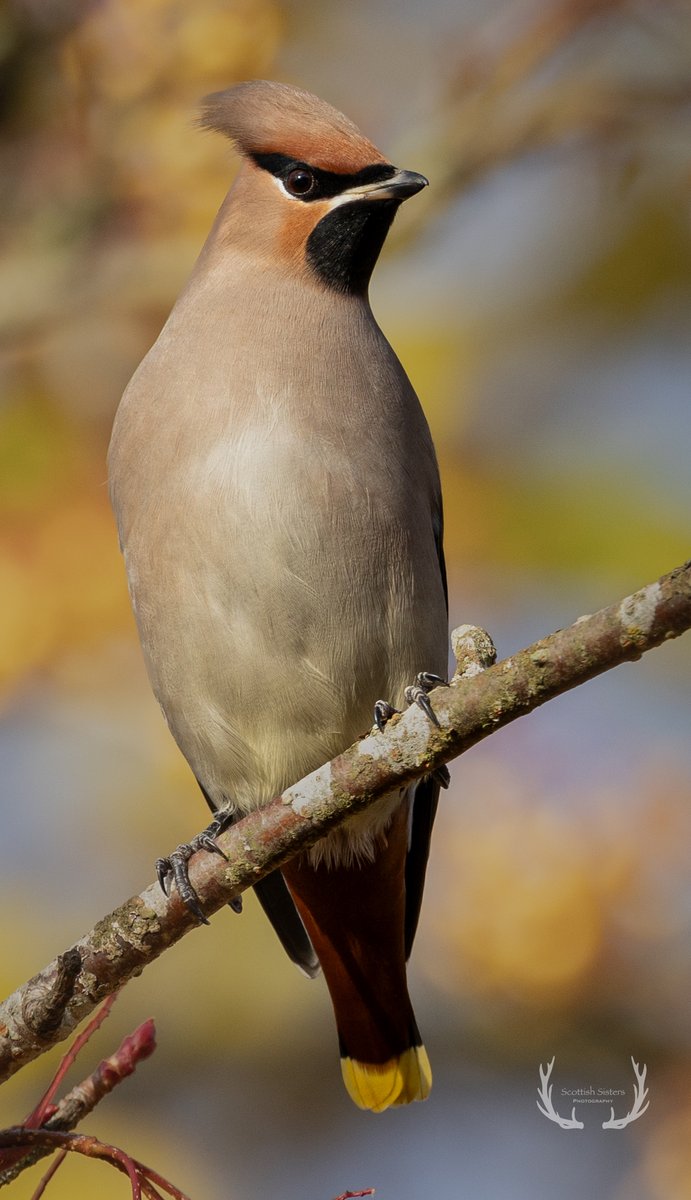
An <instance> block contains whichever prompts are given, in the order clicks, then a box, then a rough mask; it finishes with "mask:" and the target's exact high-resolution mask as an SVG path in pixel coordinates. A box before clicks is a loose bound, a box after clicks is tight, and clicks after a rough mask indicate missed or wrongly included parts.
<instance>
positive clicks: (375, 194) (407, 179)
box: [339, 171, 429, 200]
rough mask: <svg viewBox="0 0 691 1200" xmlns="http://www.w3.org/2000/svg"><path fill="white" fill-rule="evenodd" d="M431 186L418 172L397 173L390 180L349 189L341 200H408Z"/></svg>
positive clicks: (342, 195)
mask: <svg viewBox="0 0 691 1200" xmlns="http://www.w3.org/2000/svg"><path fill="white" fill-rule="evenodd" d="M428 184H429V179H425V176H424V175H418V173H417V171H396V174H395V175H392V176H391V178H390V179H380V180H378V182H376V183H363V184H360V186H359V187H354V188H348V190H347V191H345V192H341V195H340V197H339V199H343V200H345V199H349V200H407V199H408V196H414V195H415V193H416V192H421V191H422V189H423V188H424V187H427V186H428Z"/></svg>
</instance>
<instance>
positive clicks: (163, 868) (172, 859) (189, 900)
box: [156, 808, 242, 925]
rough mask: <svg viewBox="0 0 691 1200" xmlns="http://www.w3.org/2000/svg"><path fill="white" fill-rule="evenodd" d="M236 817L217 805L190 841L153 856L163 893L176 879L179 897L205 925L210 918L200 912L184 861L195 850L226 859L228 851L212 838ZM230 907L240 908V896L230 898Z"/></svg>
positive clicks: (240, 909) (227, 809) (228, 809)
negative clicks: (163, 856)
mask: <svg viewBox="0 0 691 1200" xmlns="http://www.w3.org/2000/svg"><path fill="white" fill-rule="evenodd" d="M235 819H236V813H235V812H234V810H233V809H232V808H219V809H217V810H216V812H215V813H214V816H213V819H212V820H211V821H210V822H209V824H208V825H207V827H206V829H202V831H201V833H198V834H197V835H196V837H193V838H192V839H191V841H189V842H183V843H182V845H180V846H178V847H177V848H176V849H175V850H173V852H172V854H168V855H167V856H166V857H165V858H157V859H156V875H157V877H158V882H159V884H160V885H161V890H162V891H163V893H164V894H165V895H166V896H169V895H170V886H171V883H172V882H175V884H176V886H177V889H178V894H179V896H180V899H181V900H182V901H183V903H184V904H186V905H187V907H188V908H189V910H190V912H192V913H194V915H195V917H196V918H197V920H198V921H200V922H201V923H202V924H203V925H208V924H209V922H208V920H207V918H206V917H205V916H204V913H203V912H202V908H201V905H200V903H199V899H198V897H197V893H196V892H195V890H194V888H193V887H192V884H191V883H190V877H189V870H188V866H187V864H188V862H189V860H190V859H191V857H192V855H193V854H196V853H197V850H209V851H210V852H211V853H212V854H220V856H221V858H225V859H226V861H227V855H226V854H224V853H223V851H222V850H221V847H220V846H217V845H216V842H215V840H214V839H215V838H217V837H218V835H219V834H220V833H223V830H224V829H227V828H228V826H229V825H232V824H233V821H234V820H235ZM230 907H231V908H232V909H233V911H234V912H238V913H239V912H242V898H241V897H240V896H238V897H237V898H236V899H235V900H231V902H230Z"/></svg>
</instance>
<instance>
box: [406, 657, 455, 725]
mask: <svg viewBox="0 0 691 1200" xmlns="http://www.w3.org/2000/svg"><path fill="white" fill-rule="evenodd" d="M447 686H448V684H447V681H446V679H442V678H441V675H433V674H432V672H431V671H420V673H419V675H416V676H415V683H411V684H410V686H409V687H407V688H406V689H405V691H404V693H403V695H404V696H405V698H406V701H407V703H408V704H417V706H418V708H421V709H422V711H423V713H424V714H425V716H426V717H427V718H428V720H430V721H431V722H432V724H433V725H436V726H437V729H438V728H439V721H438V720H437V715H436V713H435V711H434V709H433V708H432V705H431V704H430V702H429V699H428V697H427V693H428V692H431V691H432V690H433V688H435V687H447Z"/></svg>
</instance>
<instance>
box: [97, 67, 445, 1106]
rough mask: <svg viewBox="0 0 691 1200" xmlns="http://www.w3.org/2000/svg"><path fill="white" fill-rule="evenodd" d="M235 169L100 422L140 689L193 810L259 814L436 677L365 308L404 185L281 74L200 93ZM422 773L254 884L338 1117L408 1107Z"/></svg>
mask: <svg viewBox="0 0 691 1200" xmlns="http://www.w3.org/2000/svg"><path fill="white" fill-rule="evenodd" d="M202 124H203V125H204V126H205V127H206V128H207V129H211V130H217V131H219V132H221V133H223V134H225V135H227V136H228V137H229V138H231V139H232V141H233V142H234V145H235V147H236V149H237V151H238V152H239V154H240V157H241V165H240V170H239V173H238V175H237V178H236V180H235V182H234V184H233V186H232V188H231V190H230V192H229V194H228V196H227V197H226V199H225V201H224V202H223V205H222V207H221V209H220V212H219V214H218V216H217V218H216V221H215V223H214V226H213V228H212V230H211V233H210V235H209V238H208V240H207V242H206V244H205V246H204V248H203V250H202V252H201V254H200V257H199V259H198V261H197V264H196V266H195V268H194V271H193V273H192V276H191V278H190V280H189V282H188V283H187V285H186V287H185V288H184V290H183V292H182V294H181V296H180V298H179V299H178V301H177V303H176V304H175V307H174V308H173V311H172V313H171V315H170V317H169V318H168V321H167V322H166V324H165V326H164V328H163V330H162V332H161V334H160V336H159V338H158V340H157V341H156V343H155V345H154V346H153V348H152V349H151V350H150V351H149V353H148V354H147V356H146V358H145V359H144V361H143V362H142V364H141V365H140V367H139V369H138V370H137V372H136V374H135V375H134V377H133V379H132V381H131V382H130V384H129V386H128V388H127V390H126V392H125V394H124V396H123V398H122V401H121V404H120V407H119V410H118V413H117V416H116V420H115V425H114V429H113V436H112V441H111V446H110V452H109V474H110V489H111V497H112V502H113V506H114V509H115V514H116V517H117V522H118V527H119V532H120V541H121V545H122V549H123V552H124V557H125V563H126V568H127V575H128V580H129V588H130V594H131V598H132V605H133V608H134V612H135V616H136V620H137V625H138V629H139V635H140V638H141V643H142V649H143V652H144V657H145V660H146V665H147V669H148V673H149V677H150V680H151V684H152V687H153V690H154V692H155V695H156V697H157V699H158V701H159V703H160V705H161V708H162V710H163V713H164V715H165V719H166V721H167V723H168V725H169V727H170V730H171V732H172V734H173V737H174V738H175V740H176V742H177V744H178V746H179V747H180V750H181V751H182V753H183V754H184V756H185V758H186V759H187V761H188V763H189V764H190V766H191V768H192V770H193V772H194V774H195V776H196V778H197V780H198V781H199V784H200V786H201V789H202V791H203V793H204V796H205V797H206V799H207V801H208V803H209V805H210V807H211V808H212V810H214V811H218V810H230V811H231V813H232V814H233V815H234V816H236V817H239V816H241V815H242V814H244V813H247V812H248V811H250V810H251V809H254V808H257V807H259V806H261V805H264V804H267V803H268V802H269V801H271V800H272V799H273V798H274V797H275V796H277V795H279V794H280V793H281V792H282V791H283V790H284V789H285V788H286V787H287V786H288V785H290V784H292V783H294V782H296V781H297V780H299V779H301V778H302V777H303V776H305V775H307V774H308V773H309V772H310V771H313V770H314V769H315V768H316V767H318V766H320V765H321V764H322V763H325V762H327V761H328V760H329V759H331V758H333V757H334V756H335V755H337V754H339V753H340V752H341V751H343V750H344V749H345V748H346V747H347V746H348V745H350V743H352V742H353V741H355V740H356V739H357V738H358V737H359V736H360V735H361V734H362V733H363V731H364V730H366V729H367V728H369V726H370V725H371V721H372V712H373V709H374V707H375V705H376V704H377V702H378V701H386V703H384V704H380V705H379V707H378V708H377V710H376V711H377V713H378V715H379V716H380V717H381V716H382V713H386V714H387V715H389V714H390V712H391V709H389V708H388V704H390V705H395V706H398V707H401V705H402V704H403V702H404V690H405V688H406V686H407V685H409V684H411V683H412V682H413V680H414V679H415V677H416V676H417V675H418V673H420V672H429V673H431V674H432V675H436V676H439V677H443V676H444V675H445V673H446V667H447V610H446V594H445V593H446V585H445V576H444V563H443V555H442V505H441V495H440V487H439V477H438V471H437V464H436V459H435V454H434V449H433V446H432V441H431V437H430V433H429V429H428V427H427V422H426V420H425V417H424V415H423V413H422V409H421V407H420V404H419V401H418V399H417V397H416V395H415V392H414V391H413V388H412V387H411V384H410V382H409V381H408V378H407V376H406V374H405V372H404V370H403V368H402V367H401V364H400V363H399V361H398V359H397V358H396V355H395V354H394V352H393V350H392V349H391V346H390V345H389V343H388V342H387V340H386V338H385V337H384V335H383V333H382V332H381V330H380V329H379V327H378V325H377V323H376V321H375V319H374V317H373V315H372V311H371V309H370V305H369V301H368V295H367V289H368V284H369V279H370V275H371V272H372V269H373V267H374V265H375V263H376V260H377V257H378V255H379V252H380V250H381V248H382V245H383V242H384V239H385V237H386V234H387V231H388V229H389V227H390V225H391V222H392V220H393V218H394V216H395V214H396V211H397V209H398V206H399V204H400V203H401V201H402V200H404V199H406V198H407V197H408V196H412V195H414V194H415V193H416V192H418V191H419V190H420V189H421V188H422V187H424V186H425V184H426V183H427V180H426V179H424V177H423V176H421V175H417V174H415V173H414V172H410V171H402V170H398V169H397V168H396V167H394V166H392V165H391V163H389V162H388V160H387V159H386V158H385V157H384V156H383V155H382V154H381V153H380V151H379V150H377V149H376V147H375V146H373V145H372V143H371V142H369V141H368V140H367V139H366V138H365V137H364V136H363V135H362V133H361V132H360V131H359V130H358V129H357V128H356V126H355V125H353V124H352V122H351V121H349V120H348V119H347V118H346V117H344V116H343V115H342V114H341V113H339V112H337V111H336V110H335V109H333V108H332V107H331V106H330V105H328V104H326V103H324V102H323V101H322V100H319V99H318V98H317V97H316V96H313V95H310V94H309V93H307V92H304V91H300V90H298V89H297V88H293V87H288V86H286V85H284V84H280V83H269V82H261V81H255V82H251V83H243V84H240V85H239V86H237V87H233V88H230V89H229V90H227V91H224V92H220V93H218V94H216V95H213V96H210V97H209V98H208V99H207V101H206V103H205V107H204V110H203V116H202ZM438 787H439V784H438V780H435V779H425V780H423V781H422V782H421V783H419V784H418V785H417V786H415V787H411V788H407V789H405V790H403V791H397V792H395V793H394V794H391V795H388V796H386V797H384V798H383V799H381V800H380V801H379V802H377V803H376V804H375V805H374V806H373V807H371V808H369V809H368V810H367V811H366V812H364V813H362V814H360V815H358V816H356V817H354V818H352V819H350V820H349V822H347V823H346V824H345V825H343V826H342V827H341V828H339V829H337V830H335V831H333V832H332V833H331V834H329V835H328V836H327V837H326V838H324V839H323V840H322V841H320V842H319V843H318V844H317V845H316V846H315V847H314V848H313V849H311V850H309V851H307V852H305V853H304V854H302V855H301V856H300V857H299V858H297V859H295V860H294V861H292V862H291V863H289V864H288V865H287V866H286V867H284V868H283V870H282V872H281V873H278V872H276V873H275V874H274V875H272V876H269V877H268V879H266V880H264V881H263V882H262V883H260V884H259V885H258V886H257V888H256V891H257V894H258V896H259V899H260V902H261V903H262V905H263V907H264V909H265V911H266V912H267V914H268V916H269V918H270V920H271V922H272V924H273V925H274V927H275V929H276V931H277V933H278V935H279V937H280V938H281V941H282V942H283V944H284V946H285V947H286V949H287V951H288V953H289V954H290V956H291V957H292V958H293V960H294V961H295V962H296V963H297V964H298V965H299V966H300V967H302V969H303V970H304V971H305V972H306V973H307V974H308V975H314V974H316V973H317V972H318V970H319V967H320V966H321V968H322V970H323V972H324V976H325V978H326V983H327V985H328V988H329V992H330V994H331V999H332V1002H333V1006H334V1011H335V1016H336V1023H337V1027H338V1037H339V1045H340V1053H341V1066H342V1071H343V1077H344V1081H345V1084H346V1087H347V1089H348V1092H349V1093H350V1095H351V1097H352V1099H353V1100H354V1101H355V1103H356V1104H358V1105H359V1106H360V1107H361V1108H366V1109H371V1110H372V1111H374V1112H381V1111H383V1110H384V1109H386V1108H388V1107H389V1106H390V1105H396V1104H405V1103H408V1102H409V1101H412V1100H421V1099H424V1098H425V1097H426V1096H427V1095H428V1093H429V1090H430V1085H431V1073H430V1067H429V1061H428V1058H427V1054H426V1052H425V1050H424V1047H423V1045H422V1042H421V1039H420V1035H419V1033H418V1029H417V1025H416V1023H415V1017H414V1014H413V1010H412V1007H411V1003H410V1000H409V997H408V991H407V984H406V960H407V958H408V955H409V953H410V949H411V945H412V941H413V937H414V934H415V929H416V926H417V921H418V915H419V910H420V901H421V895H422V888H423V883H424V876H425V868H426V863H427V856H428V850H429V840H430V833H431V828H432V822H433V819H434V814H435V809H436V804H437V796H438Z"/></svg>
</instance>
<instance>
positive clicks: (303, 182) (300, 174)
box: [285, 167, 316, 196]
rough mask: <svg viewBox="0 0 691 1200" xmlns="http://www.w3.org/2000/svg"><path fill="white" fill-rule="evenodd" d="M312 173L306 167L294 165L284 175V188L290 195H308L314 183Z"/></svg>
mask: <svg viewBox="0 0 691 1200" xmlns="http://www.w3.org/2000/svg"><path fill="white" fill-rule="evenodd" d="M315 182H316V181H315V178H314V175H313V174H312V172H311V171H310V170H308V168H307V167H296V168H295V170H294V171H291V172H290V174H289V175H286V181H285V183H286V189H287V190H288V191H289V192H290V194H291V196H309V194H310V192H311V191H312V190H313V188H314V185H315Z"/></svg>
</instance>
